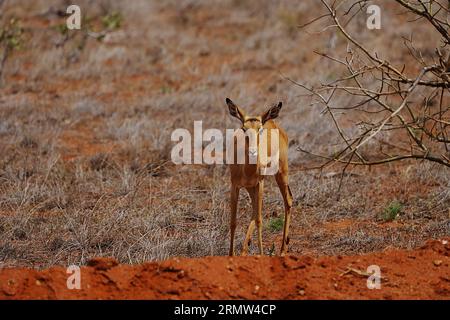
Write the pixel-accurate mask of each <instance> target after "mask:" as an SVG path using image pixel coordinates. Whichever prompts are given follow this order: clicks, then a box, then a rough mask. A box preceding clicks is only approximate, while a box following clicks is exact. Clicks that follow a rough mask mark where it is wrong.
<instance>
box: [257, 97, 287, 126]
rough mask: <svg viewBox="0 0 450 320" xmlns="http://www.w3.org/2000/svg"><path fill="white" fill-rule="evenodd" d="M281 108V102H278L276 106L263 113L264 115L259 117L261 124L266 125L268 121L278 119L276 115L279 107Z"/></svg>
mask: <svg viewBox="0 0 450 320" xmlns="http://www.w3.org/2000/svg"><path fill="white" fill-rule="evenodd" d="M282 106H283V103H282V102H278V104H276V105H274V106H273V107H272V108H270V109H269V110H267V111H266V112H264V114H263V115H262V116H261V119H262V123H263V124H264V123H266V122H267V121H269V120H272V119H275V118H278V115H279V113H280V110H281V107H282Z"/></svg>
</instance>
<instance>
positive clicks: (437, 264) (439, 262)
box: [433, 260, 442, 267]
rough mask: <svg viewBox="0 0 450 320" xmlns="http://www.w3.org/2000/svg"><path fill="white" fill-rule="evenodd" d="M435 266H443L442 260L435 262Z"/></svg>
mask: <svg viewBox="0 0 450 320" xmlns="http://www.w3.org/2000/svg"><path fill="white" fill-rule="evenodd" d="M433 264H434V265H435V266H436V267H439V266H440V265H441V264H442V260H434V261H433Z"/></svg>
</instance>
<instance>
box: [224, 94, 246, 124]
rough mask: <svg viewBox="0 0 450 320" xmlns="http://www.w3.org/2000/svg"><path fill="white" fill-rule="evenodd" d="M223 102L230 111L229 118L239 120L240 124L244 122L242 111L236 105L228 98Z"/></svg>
mask: <svg viewBox="0 0 450 320" xmlns="http://www.w3.org/2000/svg"><path fill="white" fill-rule="evenodd" d="M225 102H226V103H227V105H228V110H229V111H230V114H231V116H233V117H235V118H238V119H239V120H241V122H244V119H245V112H244V110H242V109H241V108H239V107H238V106H237V105H235V104H234V102H233V101H231V100H230V99H228V98H226V99H225Z"/></svg>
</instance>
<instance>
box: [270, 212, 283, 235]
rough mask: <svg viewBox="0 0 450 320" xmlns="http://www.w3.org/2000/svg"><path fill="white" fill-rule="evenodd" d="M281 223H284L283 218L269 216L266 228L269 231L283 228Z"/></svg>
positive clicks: (277, 230)
mask: <svg viewBox="0 0 450 320" xmlns="http://www.w3.org/2000/svg"><path fill="white" fill-rule="evenodd" d="M283 224H284V218H283V217H281V216H280V217H276V218H270V219H269V224H268V228H269V230H270V232H279V231H281V230H283Z"/></svg>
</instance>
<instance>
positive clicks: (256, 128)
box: [226, 98, 283, 164]
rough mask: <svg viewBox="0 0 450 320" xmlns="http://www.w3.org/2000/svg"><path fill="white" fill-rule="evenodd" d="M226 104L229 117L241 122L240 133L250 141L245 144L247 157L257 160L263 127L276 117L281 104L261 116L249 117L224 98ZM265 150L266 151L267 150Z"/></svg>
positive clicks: (258, 161)
mask: <svg viewBox="0 0 450 320" xmlns="http://www.w3.org/2000/svg"><path fill="white" fill-rule="evenodd" d="M226 103H227V105H228V110H229V112H230V115H231V116H233V117H235V118H237V119H238V120H239V121H240V122H241V129H242V131H243V132H244V133H245V134H246V136H248V137H249V140H250V141H249V143H248V144H247V143H246V148H248V155H249V157H250V159H252V158H253V159H258V156H259V155H258V150H260V149H259V147H260V142H261V137H262V134H263V130H264V125H265V124H266V123H267V122H268V121H270V120H273V119H275V118H277V117H278V115H279V113H280V110H281V107H282V106H283V104H282V103H281V102H279V103H278V104H276V105H274V106H272V107H271V108H269V109H268V110H267V111H266V112H264V113H263V114H262V115H258V116H250V115H247V113H246V112H245V111H244V110H243V109H242V108H240V107H238V106H237V105H236V104H235V103H234V102H233V101H231V100H230V99H229V98H226ZM266 147H267V146H266ZM265 150H267V148H266V149H265ZM266 154H267V151H266ZM257 163H258V164H259V163H260V159H258V160H257Z"/></svg>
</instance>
